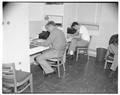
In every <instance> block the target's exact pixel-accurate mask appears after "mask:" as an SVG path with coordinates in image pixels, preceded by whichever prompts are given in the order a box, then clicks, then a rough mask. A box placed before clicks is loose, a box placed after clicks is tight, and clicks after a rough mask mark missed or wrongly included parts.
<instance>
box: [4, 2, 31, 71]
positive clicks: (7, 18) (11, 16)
mask: <svg viewBox="0 0 120 95" xmlns="http://www.w3.org/2000/svg"><path fill="white" fill-rule="evenodd" d="M3 22H4V24H3V63H11V62H14V63H15V66H16V69H21V70H23V71H28V72H30V60H29V30H28V29H29V28H28V26H29V25H28V4H27V3H8V4H7V5H6V6H5V7H4V13H3Z"/></svg>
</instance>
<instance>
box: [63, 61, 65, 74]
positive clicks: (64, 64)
mask: <svg viewBox="0 0 120 95" xmlns="http://www.w3.org/2000/svg"><path fill="white" fill-rule="evenodd" d="M63 69H64V72H65V63H63Z"/></svg>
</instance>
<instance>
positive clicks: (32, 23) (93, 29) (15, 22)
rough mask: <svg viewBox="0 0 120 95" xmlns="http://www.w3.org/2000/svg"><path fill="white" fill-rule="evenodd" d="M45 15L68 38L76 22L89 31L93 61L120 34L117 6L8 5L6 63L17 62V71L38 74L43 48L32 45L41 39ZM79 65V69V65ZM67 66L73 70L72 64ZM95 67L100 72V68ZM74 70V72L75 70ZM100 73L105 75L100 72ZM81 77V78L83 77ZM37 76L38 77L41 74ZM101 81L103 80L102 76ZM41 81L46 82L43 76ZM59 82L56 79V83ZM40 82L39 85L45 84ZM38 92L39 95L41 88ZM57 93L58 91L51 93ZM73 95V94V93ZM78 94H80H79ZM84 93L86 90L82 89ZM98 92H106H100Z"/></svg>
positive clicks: (63, 4)
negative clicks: (113, 36) (38, 63)
mask: <svg viewBox="0 0 120 95" xmlns="http://www.w3.org/2000/svg"><path fill="white" fill-rule="evenodd" d="M46 15H48V16H49V18H50V20H53V21H55V22H57V23H59V24H61V26H60V28H61V30H63V32H64V34H65V36H66V39H67V38H68V36H69V35H68V34H67V27H69V26H70V25H71V23H72V22H73V21H77V22H79V23H81V24H83V25H85V26H86V27H87V28H88V30H89V33H90V35H91V36H92V40H91V43H90V45H89V56H90V58H91V59H90V60H91V61H93V59H95V58H96V56H97V51H96V50H97V48H105V49H107V47H108V43H109V39H110V37H111V36H112V35H113V34H118V6H117V4H116V3H97V2H95V3H83V2H82V3H80V2H78V3H57V4H56V3H53V4H52V3H45V2H42V3H41V2H37V3H35V2H31V3H15V2H14V3H7V4H6V5H5V6H4V9H3V22H4V23H3V63H11V62H14V63H15V68H16V69H17V70H22V71H26V72H31V71H32V72H34V71H33V70H35V72H36V71H37V70H39V69H40V68H39V67H36V66H34V57H35V56H37V55H38V54H39V52H40V51H42V50H43V49H44V48H41V47H33V48H30V42H31V40H33V39H36V38H38V34H39V33H41V32H42V30H41V25H42V24H41V23H42V21H43V19H44V17H45V16H46ZM46 48H47V47H46ZM82 57H83V56H82ZM80 59H81V58H80ZM80 59H79V61H80V62H83V63H84V60H82V61H81V60H80ZM85 60H86V59H85ZM69 63H71V64H72V66H73V63H74V61H73V63H72V62H68V64H69ZM78 63H79V62H78ZM91 63H92V62H91ZM93 63H94V62H93ZM74 64H76V63H74ZM86 64H87V63H86ZM102 64H103V63H102ZM77 65H78V66H79V65H80V64H77ZM82 66H83V67H84V64H82ZM91 66H92V65H91ZM68 67H70V68H72V67H71V66H70V65H69V66H68ZM73 67H74V69H75V68H77V67H76V66H73ZM35 68H36V69H35ZM85 68H87V67H85ZM92 68H93V67H91V68H90V70H91V72H94V70H93V71H92ZM96 68H97V69H98V71H99V68H98V67H96ZM100 68H102V67H100ZM79 69H80V68H79ZM81 69H82V68H81ZM71 70H72V71H74V70H73V69H71ZM85 70H86V69H85ZM68 71H69V70H68ZM35 72H34V73H35ZM70 72H71V71H70ZM76 72H77V71H76ZM100 72H101V73H103V71H101V70H100ZM38 73H39V74H40V75H42V71H41V70H40V71H38ZM76 74H78V73H76ZM89 74H90V73H89ZM80 75H81V76H82V74H80ZM116 76H117V75H116ZM36 77H37V78H38V75H37V76H36ZM85 77H86V76H85ZM52 78H53V77H52ZM52 78H51V77H50V80H52ZM86 78H87V77H86ZM99 78H103V77H102V76H101V77H100V76H99ZM35 80H36V79H35ZM40 80H41V81H43V80H44V79H43V76H42V78H41V79H40ZM40 80H39V81H40ZM53 80H54V79H53ZM58 80H59V79H58V78H57V79H56V81H58ZM41 81H40V83H42V82H41ZM59 81H60V80H59ZM93 81H94V80H93ZM106 81H107V80H106ZM62 82H63V81H62ZM76 84H77V83H76ZM106 85H107V84H106ZM109 85H112V84H109ZM49 86H50V85H49ZM115 86H116V85H115ZM36 89H37V90H36V92H37V91H38V90H39V89H38V88H36ZM43 89H44V88H43ZM116 89H117V88H115V91H113V92H110V91H108V93H117V90H116ZM82 90H83V89H82ZM82 90H80V91H82ZM45 92H47V90H45ZM45 92H42V93H45ZM48 92H49V91H48ZM54 92H55V91H53V92H51V93H54ZM63 92H64V91H63ZM71 92H73V93H74V90H72V91H71ZM86 92H89V91H86ZM93 92H94V91H93ZM38 93H39V92H38ZM58 93H59V92H58ZM75 93H79V91H76V92H75ZM82 93H85V91H84V90H83V92H82ZM98 93H103V92H102V91H101V92H100V91H98ZM106 93H107V91H106Z"/></svg>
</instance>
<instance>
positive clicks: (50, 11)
mask: <svg viewBox="0 0 120 95" xmlns="http://www.w3.org/2000/svg"><path fill="white" fill-rule="evenodd" d="M44 15H60V16H63V15H64V5H45V6H44Z"/></svg>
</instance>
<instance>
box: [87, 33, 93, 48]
mask: <svg viewBox="0 0 120 95" xmlns="http://www.w3.org/2000/svg"><path fill="white" fill-rule="evenodd" d="M91 40H92V36H91V35H90V41H89V43H88V47H89V45H90V42H91Z"/></svg>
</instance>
